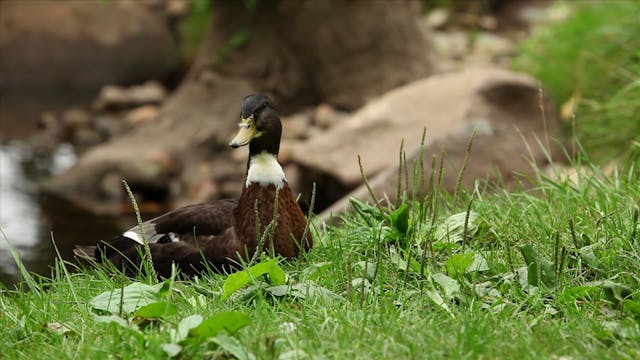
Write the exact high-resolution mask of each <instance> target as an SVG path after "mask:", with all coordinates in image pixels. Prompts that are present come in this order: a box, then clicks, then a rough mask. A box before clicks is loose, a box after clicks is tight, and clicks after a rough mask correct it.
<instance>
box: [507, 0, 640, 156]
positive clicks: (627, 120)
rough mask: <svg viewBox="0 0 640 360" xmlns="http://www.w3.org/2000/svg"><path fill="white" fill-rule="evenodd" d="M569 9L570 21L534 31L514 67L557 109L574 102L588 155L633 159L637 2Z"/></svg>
mask: <svg viewBox="0 0 640 360" xmlns="http://www.w3.org/2000/svg"><path fill="white" fill-rule="evenodd" d="M570 4H572V5H573V6H575V7H576V9H575V11H574V12H573V13H572V14H571V15H570V17H569V18H568V19H566V20H564V21H561V22H557V23H552V24H548V25H544V26H542V27H540V28H538V29H535V31H534V34H533V36H532V37H531V38H530V39H528V40H527V41H525V42H524V43H523V44H522V46H521V49H520V55H519V57H518V58H517V59H516V60H515V63H514V65H515V67H516V68H517V69H519V70H522V71H525V72H528V73H531V74H532V75H533V76H535V77H536V78H538V79H540V80H541V81H542V84H543V86H544V87H545V89H546V90H547V91H548V92H549V94H550V96H551V98H552V99H553V100H554V101H555V103H556V104H557V105H558V106H560V105H563V104H568V102H569V101H570V100H571V99H573V101H574V102H576V104H575V106H574V109H573V110H574V113H575V122H576V124H575V130H576V134H575V135H576V137H577V139H578V140H579V141H580V142H581V143H582V144H583V145H584V147H585V148H586V150H587V151H588V152H589V153H590V154H591V155H592V156H596V157H597V158H605V159H606V158H608V157H611V156H617V155H620V154H622V153H625V152H627V151H629V150H630V151H631V155H632V156H634V157H635V158H637V154H639V153H640V147H639V146H638V144H639V142H638V141H639V140H640V121H638V120H639V118H640V62H639V60H640V50H639V49H640V37H639V36H638V34H640V21H638V19H639V18H640V2H638V1H597V2H586V1H585V2H575V3H570ZM560 6H566V3H560ZM568 111H570V107H568V105H567V106H565V112H568ZM564 115H565V116H570V114H568V113H567V114H564ZM568 126H569V127H570V126H571V125H570V124H569V125H568Z"/></svg>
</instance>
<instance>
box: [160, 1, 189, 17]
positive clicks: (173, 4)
mask: <svg viewBox="0 0 640 360" xmlns="http://www.w3.org/2000/svg"><path fill="white" fill-rule="evenodd" d="M189 10H190V9H189V1H186V0H167V2H166V3H165V11H166V13H167V15H169V16H172V17H182V16H185V15H187V14H188V13H189Z"/></svg>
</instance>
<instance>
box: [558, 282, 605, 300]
mask: <svg viewBox="0 0 640 360" xmlns="http://www.w3.org/2000/svg"><path fill="white" fill-rule="evenodd" d="M600 293H601V290H600V287H598V286H588V285H583V286H574V287H570V288H566V289H564V290H562V293H561V294H560V299H562V300H565V301H572V300H591V299H594V298H597V297H598V296H599V294H600Z"/></svg>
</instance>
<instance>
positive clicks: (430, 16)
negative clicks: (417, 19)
mask: <svg viewBox="0 0 640 360" xmlns="http://www.w3.org/2000/svg"><path fill="white" fill-rule="evenodd" d="M450 15H451V14H450V13H449V10H447V9H445V8H436V9H433V10H431V11H429V13H427V14H426V15H425V17H424V24H425V25H426V26H427V27H429V28H431V29H439V28H442V27H444V26H445V25H446V24H447V22H448V21H449V16H450Z"/></svg>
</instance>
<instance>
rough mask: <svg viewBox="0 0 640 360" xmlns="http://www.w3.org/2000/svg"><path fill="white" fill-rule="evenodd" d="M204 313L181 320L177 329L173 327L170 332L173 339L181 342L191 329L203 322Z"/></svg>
mask: <svg viewBox="0 0 640 360" xmlns="http://www.w3.org/2000/svg"><path fill="white" fill-rule="evenodd" d="M202 320H203V318H202V315H198V314H196V315H191V316H187V317H186V318H184V319H182V320H180V322H179V323H178V328H177V329H171V331H170V332H169V334H170V336H171V341H173V342H174V343H179V342H181V341H183V340H184V339H186V338H187V337H188V336H189V331H191V329H193V328H195V327H197V326H198V325H200V324H201V323H202Z"/></svg>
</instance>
